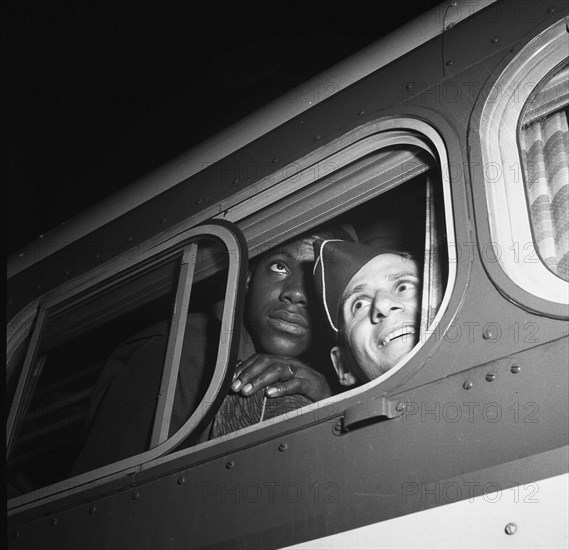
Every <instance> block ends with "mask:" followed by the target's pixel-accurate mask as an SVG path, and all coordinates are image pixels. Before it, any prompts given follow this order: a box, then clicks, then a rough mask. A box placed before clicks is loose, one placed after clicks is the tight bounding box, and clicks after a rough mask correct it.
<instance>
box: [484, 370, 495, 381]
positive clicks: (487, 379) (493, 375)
mask: <svg viewBox="0 0 569 550" xmlns="http://www.w3.org/2000/svg"><path fill="white" fill-rule="evenodd" d="M494 380H496V375H495V374H494V373H493V372H489V373H488V374H487V375H486V382H493V381H494Z"/></svg>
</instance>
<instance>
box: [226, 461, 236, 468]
mask: <svg viewBox="0 0 569 550" xmlns="http://www.w3.org/2000/svg"><path fill="white" fill-rule="evenodd" d="M233 466H235V462H234V461H233V460H229V461H228V462H226V464H225V467H226V468H227V469H228V470H231V468H233Z"/></svg>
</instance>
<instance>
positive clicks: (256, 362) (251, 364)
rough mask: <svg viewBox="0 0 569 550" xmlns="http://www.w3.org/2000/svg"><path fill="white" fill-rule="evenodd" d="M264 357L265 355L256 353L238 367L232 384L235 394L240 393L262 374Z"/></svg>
mask: <svg viewBox="0 0 569 550" xmlns="http://www.w3.org/2000/svg"><path fill="white" fill-rule="evenodd" d="M263 357H264V356H263V355H260V354H258V353H256V354H254V355H251V357H248V358H247V359H246V360H245V361H241V363H239V364H238V365H237V367H236V369H235V373H236V376H234V377H233V382H232V384H231V389H232V390H233V391H234V392H237V391H239V390H240V389H241V388H242V387H243V386H245V385H247V384H248V383H249V381H250V380H251V378H253V377H254V376H256V375H257V374H259V373H260V372H262V370H263V368H264V367H263V365H264V360H263Z"/></svg>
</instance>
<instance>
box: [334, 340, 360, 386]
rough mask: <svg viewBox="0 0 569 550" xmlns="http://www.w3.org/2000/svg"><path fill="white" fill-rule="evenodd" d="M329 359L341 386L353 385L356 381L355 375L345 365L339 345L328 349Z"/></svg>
mask: <svg viewBox="0 0 569 550" xmlns="http://www.w3.org/2000/svg"><path fill="white" fill-rule="evenodd" d="M330 359H331V360H332V364H333V365H334V369H335V370H336V373H337V374H338V380H339V381H340V384H341V385H342V386H353V385H354V384H356V383H357V379H356V377H355V376H354V375H353V374H352V373H351V372H350V370H349V369H348V367H347V365H346V360H345V357H344V355H343V354H342V350H341V349H340V346H334V347H333V348H332V349H331V350H330Z"/></svg>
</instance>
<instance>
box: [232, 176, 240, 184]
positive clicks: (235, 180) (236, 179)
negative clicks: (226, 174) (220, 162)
mask: <svg viewBox="0 0 569 550" xmlns="http://www.w3.org/2000/svg"><path fill="white" fill-rule="evenodd" d="M231 183H233V185H235V184H236V183H239V178H235V179H234V180H233V181H232V182H231Z"/></svg>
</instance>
